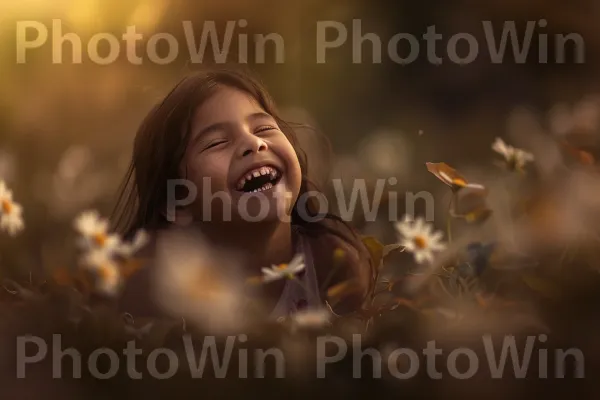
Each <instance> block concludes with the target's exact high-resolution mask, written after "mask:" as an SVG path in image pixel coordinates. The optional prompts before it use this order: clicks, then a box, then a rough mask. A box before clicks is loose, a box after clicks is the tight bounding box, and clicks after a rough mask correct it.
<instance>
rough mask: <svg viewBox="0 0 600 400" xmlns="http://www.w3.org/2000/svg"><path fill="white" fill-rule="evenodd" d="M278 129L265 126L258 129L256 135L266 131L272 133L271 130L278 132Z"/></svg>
mask: <svg viewBox="0 0 600 400" xmlns="http://www.w3.org/2000/svg"><path fill="white" fill-rule="evenodd" d="M276 129H277V128H276V127H275V126H272V125H263V126H259V127H258V129H257V130H256V133H260V132H266V131H271V130H276Z"/></svg>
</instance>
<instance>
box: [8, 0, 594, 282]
mask: <svg viewBox="0 0 600 400" xmlns="http://www.w3.org/2000/svg"><path fill="white" fill-rule="evenodd" d="M598 17H600V4H598V3H597V2H595V1H593V0H577V1H571V2H568V3H565V2H563V1H558V0H544V1H542V0H530V1H514V0H487V1H475V0H443V1H442V0H429V1H421V2H418V1H395V2H389V1H381V0H372V1H365V0H344V1H340V0H334V1H327V2H322V1H317V0H290V1H274V0H272V1H267V0H255V1H252V2H249V1H241V0H221V1H207V0H198V1H191V0H188V1H184V0H130V1H121V0H19V1H13V0H0V71H1V76H2V85H1V86H0V91H1V92H2V95H1V96H0V177H1V178H2V179H4V180H5V181H6V182H7V184H8V185H9V186H10V187H11V188H12V189H13V191H14V196H15V200H16V201H18V202H19V203H21V204H22V205H23V207H24V219H25V224H26V229H25V231H24V232H23V233H22V234H21V235H19V236H18V237H17V238H14V239H12V238H8V237H6V236H4V237H2V238H1V240H0V257H1V258H0V265H2V267H3V270H4V271H13V272H14V271H31V270H32V269H35V268H39V266H40V265H43V266H45V267H54V266H59V265H62V264H65V263H68V262H69V259H68V258H65V257H68V256H66V255H65V253H66V252H65V251H64V250H65V248H69V247H71V246H72V233H71V232H72V228H71V221H72V219H73V217H74V216H75V215H76V214H78V213H79V212H80V211H82V210H84V209H89V208H96V209H99V210H100V211H101V212H102V213H103V214H105V215H108V214H109V213H110V211H111V209H112V206H113V203H114V201H115V195H116V189H117V187H118V184H119V183H120V179H121V177H122V175H123V173H124V172H125V169H126V167H127V164H128V162H129V157H130V152H131V148H132V143H133V139H134V136H135V131H136V129H137V126H138V125H139V123H140V122H141V120H142V118H143V117H144V115H145V114H146V113H147V112H148V111H149V109H150V107H151V106H152V105H153V104H155V103H156V102H157V101H159V100H160V99H161V98H162V97H163V96H164V95H165V94H166V93H167V92H168V90H169V89H170V88H171V87H172V86H173V85H174V84H175V83H176V82H177V81H178V80H179V79H180V78H181V77H183V76H184V75H185V74H187V73H189V72H190V71H193V70H196V69H200V68H202V67H203V66H204V65H209V64H211V63H212V61H213V58H212V56H210V52H208V54H209V56H207V57H206V60H205V62H203V63H202V64H198V63H193V62H190V57H189V52H188V49H187V46H186V37H185V34H184V30H183V28H182V21H191V24H192V25H193V26H194V32H195V35H196V38H199V36H200V33H201V31H202V29H203V24H204V23H205V22H206V21H215V22H216V27H217V31H218V33H219V35H220V37H221V38H222V37H223V36H222V35H224V32H225V26H226V25H225V24H226V23H227V21H239V20H241V19H244V20H246V21H247V26H246V27H245V28H239V27H238V28H236V30H235V31H234V40H233V41H232V47H231V50H230V52H229V57H228V60H227V61H228V62H229V63H232V64H236V63H238V62H239V61H240V60H238V59H237V54H238V51H237V50H238V49H239V41H236V39H235V37H237V34H238V33H245V34H247V35H248V37H251V35H252V34H255V33H260V34H269V33H276V34H278V35H281V37H282V38H283V41H284V45H285V57H284V61H283V62H282V63H277V62H276V58H275V56H274V53H273V50H272V49H270V50H269V47H267V54H266V56H265V62H264V63H257V62H255V57H254V54H253V52H252V51H250V52H249V62H248V64H247V66H248V68H250V69H251V70H253V71H255V72H256V74H257V75H258V76H259V77H260V78H261V79H262V80H263V82H264V83H265V84H266V86H267V88H268V89H269V90H270V92H271V94H272V95H273V96H274V98H275V99H276V101H277V103H278V104H279V107H280V109H281V110H282V111H283V113H284V115H285V116H288V118H289V119H292V120H295V121H297V122H308V123H310V124H312V125H314V126H315V127H317V128H318V130H319V132H321V133H322V134H323V135H325V136H326V137H327V138H328V139H329V140H330V141H331V143H332V146H333V150H334V152H335V154H336V156H335V157H334V158H332V159H323V157H320V155H321V154H322V152H321V148H320V143H321V142H320V141H319V140H317V139H318V138H317V137H316V136H315V135H314V134H312V133H309V132H306V133H304V134H303V135H302V140H303V142H304V144H305V146H306V147H307V151H308V153H309V155H311V160H310V164H309V165H310V168H311V172H312V173H314V174H315V175H314V176H315V177H316V178H318V179H320V180H321V181H322V183H323V184H325V185H327V182H329V181H328V180H327V179H325V177H327V176H330V177H341V178H343V179H344V182H351V180H352V179H353V178H361V179H367V181H368V182H371V183H373V182H375V180H376V179H377V178H387V177H392V176H393V177H396V178H397V182H398V183H397V184H396V185H395V186H393V190H396V191H398V192H399V193H400V195H399V197H400V198H401V197H402V193H404V192H405V191H409V192H419V191H430V192H431V193H433V194H435V195H437V194H439V193H446V192H445V191H444V187H443V185H441V184H440V183H439V181H437V180H436V179H435V178H434V177H433V176H432V175H431V174H430V173H429V172H427V170H426V169H425V167H424V164H425V162H427V161H431V162H440V161H444V162H447V163H449V164H450V165H452V166H453V167H455V168H458V169H460V170H462V171H469V169H472V168H475V166H479V165H488V164H491V159H492V157H493V153H492V150H491V147H490V146H491V143H492V141H493V139H494V138H495V137H496V136H504V135H505V134H506V132H507V119H508V117H509V115H510V113H511V112H512V111H513V110H514V109H515V108H517V107H526V108H527V109H529V110H531V111H533V112H534V113H535V115H538V116H539V118H540V121H541V123H542V124H545V123H546V122H545V121H547V120H546V116H547V113H548V112H549V111H550V110H551V109H552V107H554V106H555V105H556V104H560V103H563V102H564V103H565V104H569V105H570V104H574V103H575V102H578V101H580V100H581V99H582V98H586V96H590V95H593V94H595V93H596V92H597V91H598V84H599V83H600V80H599V79H598V77H597V73H596V71H597V70H598V67H599V65H598V64H599V55H600V52H599V51H598V50H599V49H600V25H599V24H598V23H597V21H598ZM53 19H60V20H61V22H62V31H63V34H66V33H70V32H72V33H76V34H77V35H78V36H79V37H80V38H81V40H82V43H83V46H84V47H83V57H82V63H78V64H75V63H73V62H72V59H71V57H72V50H71V45H70V44H65V45H64V51H63V62H62V63H60V64H56V63H53V62H52V52H53V51H55V50H54V49H53V48H52V44H51V39H52V35H53V32H52V20H53ZM353 19H360V20H361V23H362V32H363V34H366V33H375V34H376V35H378V37H379V38H380V39H381V42H382V62H381V63H373V62H372V60H371V48H372V47H371V46H372V45H371V44H370V43H368V42H365V44H364V45H363V62H362V63H353V62H352V44H351V39H352V20H353ZM541 19H545V20H546V21H547V26H546V27H545V28H538V29H536V31H535V34H534V35H533V40H532V43H531V49H530V52H529V53H530V56H529V57H527V59H526V62H525V63H518V62H515V60H514V57H513V56H512V52H511V49H510V48H509V49H507V54H506V57H505V60H504V62H502V63H500V64H494V63H492V62H491V61H490V57H489V54H488V52H487V48H486V46H485V37H484V32H483V29H482V21H492V23H493V24H494V27H495V30H497V31H498V32H497V34H499V33H500V32H501V29H502V24H503V22H504V21H514V22H515V24H516V26H517V29H518V30H519V34H520V35H523V32H524V30H525V26H526V23H527V21H539V20H541ZM23 21H37V22H39V23H41V24H43V25H45V26H46V27H47V28H48V41H47V43H46V44H45V45H43V46H41V47H40V48H37V49H31V50H29V51H28V52H27V54H26V57H27V58H26V61H25V62H24V63H18V62H17V57H16V53H17V45H16V43H17V23H19V22H23ZM318 21H337V22H340V23H342V24H343V25H344V26H345V27H346V28H347V30H348V39H347V42H346V43H345V44H344V45H343V46H340V47H339V48H337V49H330V50H328V51H327V58H326V62H325V63H317V56H316V54H317V49H316V47H317V46H316V42H317V40H316V33H317V23H318ZM130 25H135V26H136V31H137V33H139V34H142V35H143V39H142V40H140V41H139V42H138V49H137V54H138V55H140V56H142V58H143V60H144V61H143V63H142V64H141V65H134V64H132V63H131V62H130V61H128V59H127V58H126V56H125V44H124V42H123V41H120V43H121V46H120V47H121V53H120V55H119V57H118V58H117V60H116V61H115V62H112V63H110V64H109V65H98V64H96V63H94V62H92V61H90V59H89V57H88V56H87V53H86V50H85V46H86V44H87V42H88V41H89V38H91V37H92V36H93V35H94V34H97V33H99V32H104V33H111V34H114V35H115V36H116V37H117V38H120V37H121V35H122V34H124V33H125V32H126V28H127V26H130ZM432 25H434V26H435V27H436V31H437V33H440V34H442V35H443V39H442V40H440V41H439V43H438V45H437V54H438V55H439V56H440V57H442V58H443V62H442V64H441V65H433V64H431V63H430V62H429V61H428V59H427V57H426V53H425V52H426V47H425V43H424V42H423V41H422V40H420V38H421V36H422V35H423V34H424V33H426V31H427V27H429V26H432ZM402 32H405V33H410V34H412V35H414V36H415V37H417V38H419V40H420V44H421V46H420V49H421V53H420V55H419V57H418V58H417V60H415V61H414V62H412V63H410V64H408V65H400V64H397V63H395V62H393V61H392V60H391V59H390V58H389V57H388V56H387V54H386V46H387V42H388V41H389V39H390V38H391V37H392V36H393V35H395V34H396V33H402ZM155 33H169V34H171V35H173V36H174V37H175V38H177V40H178V42H179V56H178V57H177V58H176V59H175V60H174V61H173V62H172V63H169V64H167V65H158V64H156V63H153V62H151V61H149V60H148V58H147V56H146V53H145V52H144V49H145V44H146V42H147V40H148V38H149V37H150V36H152V35H153V34H155ZM457 33H469V34H471V35H473V36H474V37H475V38H476V39H477V40H478V42H479V45H480V53H479V56H478V57H477V59H476V60H475V61H474V62H472V63H469V64H466V65H457V64H455V63H453V62H452V61H450V59H449V58H448V56H447V53H446V51H445V44H446V42H447V40H448V39H449V38H450V37H451V36H452V35H454V34H457ZM538 33H545V34H547V35H548V38H549V39H548V40H549V47H552V46H553V44H554V41H553V39H552V37H553V36H552V35H554V34H569V33H577V34H579V35H581V37H582V38H583V40H584V43H585V62H583V63H576V62H575V57H574V52H573V51H567V54H566V62H565V63H561V64H556V63H555V62H554V58H553V56H554V55H553V53H552V52H550V56H549V62H548V63H547V64H543V63H540V62H539V60H538V56H537V55H538V46H539V43H538V39H537V38H538ZM30 35H33V36H34V35H35V34H34V32H33V30H32V31H31V33H30ZM29 40H33V39H32V38H31V37H29ZM250 43H251V42H250ZM463 44H464V43H463ZM104 45H106V43H104ZM162 45H164V42H163V43H162ZM158 48H159V49H160V48H161V47H160V46H159V47H158ZM249 48H250V49H251V48H252V46H251V45H249ZM458 48H459V53H463V54H465V53H466V47H465V48H462V47H461V46H459V47H458ZM461 49H462V50H461ZM567 49H569V47H567ZM99 51H100V52H101V53H102V52H105V54H106V52H108V48H107V47H105V48H103V47H102V46H100V50H99ZM159 51H160V50H159ZM162 51H166V49H165V48H163V49H162ZM269 51H271V53H269ZM404 51H406V48H405V49H404ZM594 140H595V139H594ZM369 185H370V184H369ZM444 207H445V206H444V203H440V209H443V208H444ZM437 209H438V208H437V205H436V210H437ZM398 210H399V213H398V214H399V216H401V214H402V213H403V211H402V210H403V204H402V200H401V199H400V200H399V205H398ZM385 211H386V210H383V209H382V212H383V214H382V221H383V222H381V223H378V222H369V223H365V222H364V221H363V220H362V219H361V217H360V215H358V216H356V221H355V222H356V225H357V226H359V228H361V229H362V230H363V231H364V232H366V233H372V234H375V235H377V236H379V237H380V238H381V239H382V240H386V238H387V239H388V240H389V239H390V238H391V236H390V229H389V225H390V224H389V221H388V218H387V216H386V215H385ZM437 215H441V214H436V222H437V220H438V217H437ZM440 218H443V217H441V216H440ZM441 223H443V220H442V222H441ZM36 266H38V267H36Z"/></svg>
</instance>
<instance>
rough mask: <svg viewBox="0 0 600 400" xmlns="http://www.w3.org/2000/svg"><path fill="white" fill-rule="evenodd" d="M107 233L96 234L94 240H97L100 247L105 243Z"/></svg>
mask: <svg viewBox="0 0 600 400" xmlns="http://www.w3.org/2000/svg"><path fill="white" fill-rule="evenodd" d="M106 239H107V237H106V234H104V233H96V234H95V235H94V241H95V242H96V244H97V245H98V246H100V247H103V246H104V244H105V243H106Z"/></svg>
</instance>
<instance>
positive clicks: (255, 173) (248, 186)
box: [235, 165, 281, 193]
mask: <svg viewBox="0 0 600 400" xmlns="http://www.w3.org/2000/svg"><path fill="white" fill-rule="evenodd" d="M280 179H281V172H280V171H279V170H278V169H277V168H275V167H271V166H269V165H266V166H264V167H259V168H255V169H253V170H250V171H248V172H247V173H246V174H245V175H244V176H243V177H242V178H241V179H240V180H239V181H238V182H237V184H236V186H235V188H236V189H237V190H239V191H240V192H245V193H254V192H262V191H264V190H269V189H271V188H272V187H273V186H275V185H277V183H278V182H279V180H280Z"/></svg>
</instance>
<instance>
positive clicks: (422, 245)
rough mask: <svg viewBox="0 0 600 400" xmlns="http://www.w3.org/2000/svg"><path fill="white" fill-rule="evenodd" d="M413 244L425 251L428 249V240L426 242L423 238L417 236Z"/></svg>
mask: <svg viewBox="0 0 600 400" xmlns="http://www.w3.org/2000/svg"><path fill="white" fill-rule="evenodd" d="M413 242H414V243H415V246H417V248H418V249H424V248H426V247H427V240H425V238H424V237H423V236H415V238H414V239H413Z"/></svg>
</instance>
